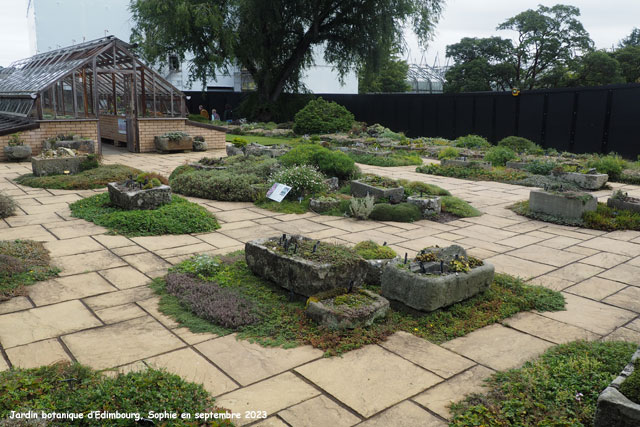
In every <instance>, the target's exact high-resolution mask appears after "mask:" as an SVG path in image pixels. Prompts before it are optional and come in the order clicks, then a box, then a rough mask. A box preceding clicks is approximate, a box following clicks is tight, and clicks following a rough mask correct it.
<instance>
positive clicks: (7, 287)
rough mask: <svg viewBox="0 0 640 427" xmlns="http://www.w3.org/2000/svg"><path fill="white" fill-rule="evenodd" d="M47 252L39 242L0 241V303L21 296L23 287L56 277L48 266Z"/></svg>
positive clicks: (54, 270) (55, 271)
mask: <svg viewBox="0 0 640 427" xmlns="http://www.w3.org/2000/svg"><path fill="white" fill-rule="evenodd" d="M49 261H50V259H49V251H48V250H47V249H46V248H45V247H44V245H43V244H42V243H41V242H34V241H32V240H0V301H4V300H7V299H9V298H11V297H14V296H18V295H23V294H24V286H28V285H32V284H34V283H35V282H39V281H41V280H47V279H49V278H51V277H54V276H57V275H58V273H59V272H60V269H58V268H55V267H50V266H49Z"/></svg>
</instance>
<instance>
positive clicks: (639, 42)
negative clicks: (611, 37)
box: [618, 28, 640, 48]
mask: <svg viewBox="0 0 640 427" xmlns="http://www.w3.org/2000/svg"><path fill="white" fill-rule="evenodd" d="M618 46H619V47H621V48H624V47H628V46H640V28H634V29H633V30H631V34H629V35H628V36H627V37H625V38H623V39H622V40H620V43H619V44H618Z"/></svg>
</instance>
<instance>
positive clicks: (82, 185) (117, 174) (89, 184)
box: [15, 165, 141, 190]
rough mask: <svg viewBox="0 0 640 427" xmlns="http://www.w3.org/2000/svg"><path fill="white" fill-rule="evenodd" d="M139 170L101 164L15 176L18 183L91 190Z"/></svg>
mask: <svg viewBox="0 0 640 427" xmlns="http://www.w3.org/2000/svg"><path fill="white" fill-rule="evenodd" d="M139 173H141V171H140V170H138V169H135V168H132V167H129V166H124V165H101V166H98V167H97V168H94V169H89V170H86V171H83V172H79V173H77V174H74V175H49V176H33V175H32V174H28V175H22V176H20V177H18V178H16V180H15V181H16V182H17V183H18V184H20V185H27V186H29V187H36V188H51V189H57V190H91V189H94V188H102V187H105V186H106V185H107V184H108V183H109V182H117V181H124V180H125V179H128V178H129V176H130V175H132V176H134V177H135V176H137V175H138V174H139Z"/></svg>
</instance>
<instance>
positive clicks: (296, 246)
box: [293, 242, 298, 254]
mask: <svg viewBox="0 0 640 427" xmlns="http://www.w3.org/2000/svg"><path fill="white" fill-rule="evenodd" d="M296 252H298V242H296V245H295V246H294V247H293V253H294V254H295V253H296Z"/></svg>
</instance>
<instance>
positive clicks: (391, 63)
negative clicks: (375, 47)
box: [358, 56, 411, 93]
mask: <svg viewBox="0 0 640 427" xmlns="http://www.w3.org/2000/svg"><path fill="white" fill-rule="evenodd" d="M408 72H409V64H407V61H405V60H403V59H398V58H397V57H395V56H387V57H386V58H384V59H383V60H382V63H381V64H380V65H379V66H378V71H376V70H375V67H374V66H373V65H372V64H365V66H364V67H363V68H362V69H361V70H360V72H359V73H358V92H359V93H372V92H406V91H408V90H409V89H411V86H410V85H409V84H408V83H407V73H408Z"/></svg>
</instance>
